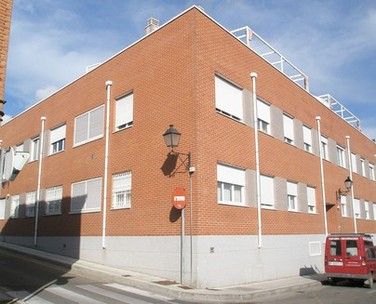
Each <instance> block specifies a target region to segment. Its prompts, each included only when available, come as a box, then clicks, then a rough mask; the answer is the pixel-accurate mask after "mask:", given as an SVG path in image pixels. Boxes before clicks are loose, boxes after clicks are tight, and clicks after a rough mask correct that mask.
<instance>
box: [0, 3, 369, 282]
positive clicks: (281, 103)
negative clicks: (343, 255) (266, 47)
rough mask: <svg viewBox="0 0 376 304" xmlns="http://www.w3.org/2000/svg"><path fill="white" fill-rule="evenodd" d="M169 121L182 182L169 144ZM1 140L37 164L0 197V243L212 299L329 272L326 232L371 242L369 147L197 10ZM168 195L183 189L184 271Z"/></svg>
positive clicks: (25, 117) (31, 114) (42, 105)
mask: <svg viewBox="0 0 376 304" xmlns="http://www.w3.org/2000/svg"><path fill="white" fill-rule="evenodd" d="M252 72H256V73H257V79H256V78H251V76H250V74H251V73H252ZM252 75H253V74H252ZM108 81H111V82H108ZM252 81H255V83H256V84H257V86H256V87H254V85H253V83H252ZM254 94H256V95H257V102H256V100H255V98H254V97H253V95H254ZM107 101H108V102H107ZM255 102H256V105H257V107H254V105H255ZM108 104H109V107H108ZM108 108H109V112H107V109H108ZM255 108H256V111H257V112H255ZM107 113H108V117H107V115H106V114H107ZM255 116H256V119H257V125H258V128H259V131H258V132H256V133H255V130H254V125H255V124H254V122H255V120H254V117H255ZM317 116H320V117H321V119H320V120H317V119H316V117H317ZM41 117H44V118H45V120H42V121H41ZM107 118H108V119H107ZM107 123H108V126H109V127H108V129H107V128H106V126H107ZM170 124H173V125H174V126H175V127H176V128H177V129H178V130H179V131H180V132H181V134H182V135H181V141H180V144H179V146H178V147H177V148H175V151H177V152H181V153H188V152H190V153H191V166H192V167H194V169H195V170H191V171H194V172H192V173H191V174H189V173H188V172H185V171H186V170H185V169H186V168H185V164H186V163H184V164H182V162H184V161H185V160H186V159H185V155H183V154H181V155H180V157H179V158H177V159H176V157H174V155H169V149H168V148H167V147H166V145H165V143H164V141H163V138H162V134H163V133H164V132H165V130H166V129H167V128H168V126H169V125H170ZM25 126H27V127H25ZM319 127H320V128H321V134H322V136H321V137H320V139H319V136H318V134H319V133H318V131H317V130H318V128H319ZM42 128H43V130H42ZM107 130H108V134H107V132H106V131H107ZM42 131H43V132H42ZM255 135H256V137H255ZM346 136H350V138H349V142H350V144H351V148H350V151H348V143H347V141H346ZM0 139H2V140H3V147H14V148H15V150H16V151H28V152H29V153H30V159H29V162H28V163H27V164H26V165H25V167H24V168H23V170H22V171H21V172H20V173H19V174H18V176H17V178H16V179H15V180H14V181H11V182H4V183H3V187H2V190H1V197H2V200H1V205H0V218H3V220H0V229H1V235H2V237H3V240H4V241H6V242H14V243H18V244H23V245H26V246H33V245H36V246H37V247H38V248H41V249H43V250H49V251H52V252H58V253H59V254H64V255H68V256H73V257H76V258H81V259H87V260H92V261H96V262H99V263H104V264H108V265H112V266H116V267H120V268H121V267H123V268H126V269H132V270H136V271H139V272H144V273H149V274H155V275H159V276H163V277H166V278H169V279H174V280H179V279H180V275H181V274H182V279H183V282H184V283H186V284H192V285H194V286H201V287H212V286H224V285H233V284H240V283H246V282H252V281H257V280H266V279H272V278H278V277H285V276H290V275H297V274H299V273H301V272H304V271H306V270H316V271H318V270H322V264H323V251H322V250H323V246H322V241H323V239H324V237H325V234H326V233H327V232H353V231H354V230H355V229H356V230H357V231H358V232H368V233H371V234H373V235H375V233H376V187H375V185H376V182H375V169H374V166H375V163H376V159H375V153H376V145H375V143H374V142H373V141H371V140H370V139H369V138H367V137H366V136H365V135H364V134H362V133H361V132H360V131H359V130H358V129H357V128H356V127H354V126H352V125H350V124H349V123H348V122H346V121H345V120H344V119H342V118H341V117H339V116H338V115H337V114H336V113H334V112H333V111H332V110H331V109H330V108H328V107H327V106H326V105H325V104H324V103H323V102H320V101H319V100H318V99H317V98H316V97H315V96H313V95H312V94H310V93H309V92H308V91H307V90H306V89H304V88H302V87H301V86H299V85H297V84H296V83H295V82H294V81H292V80H291V79H290V78H289V77H287V76H286V75H285V74H284V73H282V72H281V71H279V70H278V69H276V68H275V67H274V66H272V65H271V64H270V63H268V62H267V61H266V60H265V59H263V58H262V57H260V56H259V55H258V54H257V53H255V52H254V51H252V50H251V49H250V48H249V47H248V46H247V45H245V44H244V43H242V42H241V41H239V40H238V39H237V38H236V37H234V36H233V35H232V34H231V33H230V32H228V31H227V30H225V29H224V28H223V27H221V26H220V25H219V24H218V23H216V22H215V21H214V20H212V19H211V18H210V17H209V16H207V15H206V14H205V13H203V12H202V11H201V10H199V9H198V8H197V7H192V8H190V9H188V10H187V11H185V12H183V13H182V14H180V15H179V16H177V17H175V18H174V19H172V20H171V21H169V22H167V23H166V24H165V25H164V26H162V27H160V28H159V29H157V30H155V31H154V32H152V33H151V34H149V35H147V36H145V37H143V38H142V39H140V40H139V41H137V42H135V43H134V44H132V45H131V46H129V47H127V48H126V49H124V50H122V51H121V52H119V53H118V54H116V55H114V56H113V57H112V58H110V59H108V60H107V61H106V62H104V63H103V64H101V65H100V66H98V67H97V68H95V69H94V70H92V71H90V72H88V73H87V74H85V75H84V76H82V77H80V78H79V79H77V80H75V81H73V82H72V83H70V84H68V85H66V86H65V87H64V88H62V89H60V90H58V91H57V92H56V93H54V94H52V95H51V96H49V97H48V98H46V99H44V100H42V101H40V102H38V103H37V104H35V105H33V106H32V107H30V108H28V109H27V110H25V111H24V112H22V113H20V114H19V115H17V116H16V117H14V118H13V119H12V120H11V121H9V122H8V123H6V124H4V125H3V126H2V127H1V129H0ZM42 141H43V143H42V144H41V142H42ZM106 143H107V144H108V145H107V144H106ZM256 143H258V153H257V156H256V151H255V147H256ZM40 146H41V147H42V151H40ZM319 146H321V153H320V149H319ZM106 147H108V149H107V148H106ZM106 151H107V152H106ZM348 152H350V153H348ZM40 155H41V157H40ZM320 155H321V157H320ZM349 155H350V157H349ZM175 156H176V154H175ZM320 159H323V161H322V163H323V171H322V172H323V174H321V171H320ZM256 160H257V161H256ZM256 163H258V164H259V165H256ZM349 167H350V168H351V170H350V169H349ZM39 168H40V170H39ZM349 175H351V176H352V180H353V187H352V191H348V192H347V193H344V192H342V195H339V193H338V189H339V188H342V190H344V185H343V183H344V180H345V179H346V177H347V176H349ZM322 177H323V178H322ZM38 181H39V182H38ZM190 182H191V185H190ZM323 186H324V188H325V189H324V188H323ZM175 187H184V188H185V189H186V191H187V207H186V209H185V212H184V213H185V236H184V237H183V245H184V246H183V254H182V257H183V258H182V260H181V243H180V241H181V238H180V234H181V212H180V211H178V210H176V209H174V208H173V207H172V204H171V201H172V194H173V191H174V189H175ZM106 189H107V191H106ZM257 189H258V190H257ZM323 194H324V197H325V202H324V203H323V199H322V197H323ZM38 197H39V200H38ZM190 197H191V200H190ZM36 201H38V204H39V209H38V217H36V216H35V214H36V209H35V207H34V206H35V202H36ZM353 206H354V208H353ZM1 210H2V211H1ZM258 211H259V212H258ZM354 215H355V217H356V218H355V220H354V217H353V216H354ZM36 218H37V221H38V227H37V229H36V225H35V222H36ZM180 263H182V266H181V265H180ZM307 268H308V269H307ZM224 274H225V275H224Z"/></svg>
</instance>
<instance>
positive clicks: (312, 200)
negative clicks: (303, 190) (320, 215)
mask: <svg viewBox="0 0 376 304" xmlns="http://www.w3.org/2000/svg"><path fill="white" fill-rule="evenodd" d="M307 200H308V213H316V189H315V188H312V187H307Z"/></svg>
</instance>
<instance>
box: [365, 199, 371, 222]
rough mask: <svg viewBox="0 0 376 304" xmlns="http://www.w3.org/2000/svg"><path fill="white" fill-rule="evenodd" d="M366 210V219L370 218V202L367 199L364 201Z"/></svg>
mask: <svg viewBox="0 0 376 304" xmlns="http://www.w3.org/2000/svg"><path fill="white" fill-rule="evenodd" d="M364 212H365V217H366V220H370V219H371V218H370V213H369V202H367V201H365V202H364Z"/></svg>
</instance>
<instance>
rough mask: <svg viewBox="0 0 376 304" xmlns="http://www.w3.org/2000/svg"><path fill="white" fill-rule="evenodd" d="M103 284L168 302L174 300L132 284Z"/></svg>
mask: <svg viewBox="0 0 376 304" xmlns="http://www.w3.org/2000/svg"><path fill="white" fill-rule="evenodd" d="M103 285H104V286H108V287H112V288H115V289H119V290H122V291H126V292H131V293H135V294H138V295H141V296H145V297H149V298H153V299H158V300H162V301H166V302H167V303H168V302H169V301H172V300H173V299H171V298H168V297H164V296H161V295H158V294H155V293H152V292H150V291H146V290H141V289H138V288H134V287H130V286H125V285H121V284H118V283H110V284H103Z"/></svg>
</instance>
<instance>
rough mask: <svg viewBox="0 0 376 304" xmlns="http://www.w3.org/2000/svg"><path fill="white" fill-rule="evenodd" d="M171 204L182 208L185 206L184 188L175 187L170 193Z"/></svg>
mask: <svg viewBox="0 0 376 304" xmlns="http://www.w3.org/2000/svg"><path fill="white" fill-rule="evenodd" d="M172 204H173V205H174V207H175V208H176V209H179V210H180V209H184V208H185V189H184V188H179V187H177V188H175V190H174V193H173V195H172Z"/></svg>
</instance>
